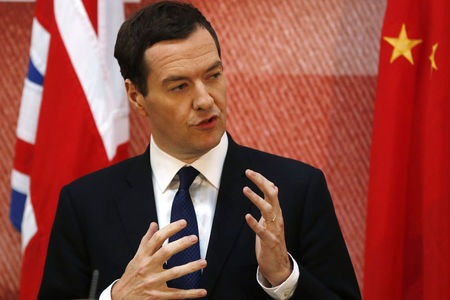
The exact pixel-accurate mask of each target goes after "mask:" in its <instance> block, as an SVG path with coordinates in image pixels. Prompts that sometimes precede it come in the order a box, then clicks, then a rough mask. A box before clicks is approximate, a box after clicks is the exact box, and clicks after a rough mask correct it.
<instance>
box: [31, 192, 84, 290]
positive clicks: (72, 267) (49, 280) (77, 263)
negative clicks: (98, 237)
mask: <svg viewBox="0 0 450 300" xmlns="http://www.w3.org/2000/svg"><path fill="white" fill-rule="evenodd" d="M88 262H89V257H88V254H87V251H86V247H85V245H84V239H83V233H82V231H81V226H80V224H79V219H78V218H77V215H76V211H75V209H74V207H73V205H72V199H71V196H70V193H69V190H68V188H67V187H64V188H63V189H62V190H61V193H60V196H59V201H58V207H57V211H56V215H55V220H54V223H53V227H52V232H51V235H50V241H49V245H48V250H47V258H46V261H45V267H44V275H43V278H42V282H41V287H40V290H39V295H38V299H73V298H87V297H88V293H89V284H90V280H91V274H92V270H90V267H89V264H88Z"/></svg>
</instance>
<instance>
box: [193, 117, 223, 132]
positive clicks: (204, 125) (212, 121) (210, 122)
mask: <svg viewBox="0 0 450 300" xmlns="http://www.w3.org/2000/svg"><path fill="white" fill-rule="evenodd" d="M218 118H219V117H218V116H212V117H210V118H208V119H205V120H203V121H201V122H200V123H198V124H197V127H198V128H200V129H202V130H208V129H212V128H214V127H215V126H216V123H217V119H218Z"/></svg>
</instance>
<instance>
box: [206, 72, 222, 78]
mask: <svg viewBox="0 0 450 300" xmlns="http://www.w3.org/2000/svg"><path fill="white" fill-rule="evenodd" d="M220 75H222V72H217V73H214V74H212V75H211V76H209V78H212V79H215V78H218V77H219V76H220Z"/></svg>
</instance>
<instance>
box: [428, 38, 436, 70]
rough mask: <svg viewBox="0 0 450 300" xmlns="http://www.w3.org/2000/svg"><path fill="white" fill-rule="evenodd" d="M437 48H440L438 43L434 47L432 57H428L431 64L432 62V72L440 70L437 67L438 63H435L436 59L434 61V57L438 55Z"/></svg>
mask: <svg viewBox="0 0 450 300" xmlns="http://www.w3.org/2000/svg"><path fill="white" fill-rule="evenodd" d="M437 47H438V43H436V44H434V45H433V48H432V51H431V54H430V56H429V57H428V59H429V60H430V62H431V70H437V69H438V67H437V65H436V61H435V59H434V55H435V54H436V50H437Z"/></svg>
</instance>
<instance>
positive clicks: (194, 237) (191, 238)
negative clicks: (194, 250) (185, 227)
mask: <svg viewBox="0 0 450 300" xmlns="http://www.w3.org/2000/svg"><path fill="white" fill-rule="evenodd" d="M189 240H190V241H191V242H195V241H197V236H195V235H191V236H190V237H189Z"/></svg>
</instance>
